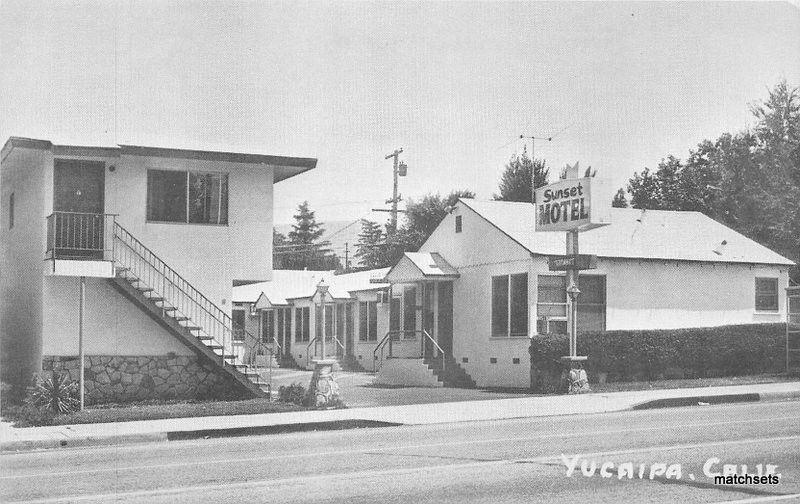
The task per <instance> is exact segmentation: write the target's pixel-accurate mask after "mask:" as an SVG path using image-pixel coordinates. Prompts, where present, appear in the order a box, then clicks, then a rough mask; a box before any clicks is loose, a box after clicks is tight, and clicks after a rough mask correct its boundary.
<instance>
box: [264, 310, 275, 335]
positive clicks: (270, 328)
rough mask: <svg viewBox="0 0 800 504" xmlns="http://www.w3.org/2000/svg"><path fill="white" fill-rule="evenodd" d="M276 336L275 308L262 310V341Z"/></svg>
mask: <svg viewBox="0 0 800 504" xmlns="http://www.w3.org/2000/svg"><path fill="white" fill-rule="evenodd" d="M274 337H275V310H264V311H262V312H261V341H266V342H270V341H272V338H274Z"/></svg>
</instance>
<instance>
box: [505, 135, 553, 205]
mask: <svg viewBox="0 0 800 504" xmlns="http://www.w3.org/2000/svg"><path fill="white" fill-rule="evenodd" d="M531 170H533V184H534V187H536V188H539V187H542V186H545V185H547V184H548V180H549V178H550V169H549V168H547V165H546V163H545V161H544V160H542V159H534V160H531V158H530V157H528V151H527V149H526V148H523V150H522V155H519V156H518V155H516V154H514V155H512V156H511V159H509V161H508V163H507V164H506V167H505V170H504V171H503V175H501V177H500V184H499V189H500V193H499V194H495V195H494V199H495V200H500V201H531Z"/></svg>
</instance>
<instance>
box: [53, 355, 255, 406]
mask: <svg viewBox="0 0 800 504" xmlns="http://www.w3.org/2000/svg"><path fill="white" fill-rule="evenodd" d="M84 359H85V363H84V380H85V383H86V402H87V404H97V403H112V402H113V403H120V402H132V401H144V400H148V399H242V398H246V397H250V392H249V391H248V390H247V389H246V388H245V387H244V386H243V385H242V384H240V383H239V382H237V381H236V380H234V379H233V378H231V377H229V376H226V375H224V374H222V372H221V371H220V370H219V369H218V368H217V367H216V366H214V365H213V364H211V363H209V362H208V361H207V360H206V359H204V358H199V357H198V356H196V355H172V354H168V355H148V356H131V355H87V356H85V357H84ZM78 366H79V358H78V357H77V356H66V357H65V356H56V355H46V356H44V358H43V359H42V371H43V372H44V373H45V374H49V373H50V372H52V371H53V370H58V371H62V372H67V373H69V376H70V379H71V380H73V381H75V382H77V381H78V375H79V371H78Z"/></svg>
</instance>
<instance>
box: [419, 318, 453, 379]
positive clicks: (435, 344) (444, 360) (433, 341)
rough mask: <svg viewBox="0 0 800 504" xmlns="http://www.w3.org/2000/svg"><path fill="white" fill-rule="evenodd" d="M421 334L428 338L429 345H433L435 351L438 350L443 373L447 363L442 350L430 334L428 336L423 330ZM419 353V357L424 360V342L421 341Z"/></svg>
mask: <svg viewBox="0 0 800 504" xmlns="http://www.w3.org/2000/svg"><path fill="white" fill-rule="evenodd" d="M422 334H423V335H424V336H425V337H426V338H428V339H429V340H430V342H431V343H433V345H434V346H435V347H436V349H437V350H439V355H441V356H442V371H443V372H444V367H445V362H446V361H447V359H445V355H444V350H442V347H440V346H439V343H437V342H436V340H435V339H433V338H432V337H431V335H430V334H428V331H426V330H425V329H423V330H422ZM420 352H421V354H422V355H421V357H422V358H423V359H424V358H425V340H422V348H421V350H420Z"/></svg>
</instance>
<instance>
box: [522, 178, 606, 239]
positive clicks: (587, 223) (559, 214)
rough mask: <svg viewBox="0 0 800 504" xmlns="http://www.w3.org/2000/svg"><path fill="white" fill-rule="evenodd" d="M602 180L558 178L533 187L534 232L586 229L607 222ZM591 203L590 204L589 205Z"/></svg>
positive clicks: (604, 187)
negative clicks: (534, 201)
mask: <svg viewBox="0 0 800 504" xmlns="http://www.w3.org/2000/svg"><path fill="white" fill-rule="evenodd" d="M606 185H607V184H606V183H605V180H603V179H597V178H594V177H584V178H579V179H566V180H559V181H558V182H554V183H552V184H550V185H547V186H544V187H540V188H539V189H536V231H588V230H590V229H594V228H596V227H600V226H605V225H608V224H610V223H611V205H609V204H608V202H606V201H603V200H604V199H605V198H606V196H608V194H607V191H606ZM593 202H594V204H593Z"/></svg>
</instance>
